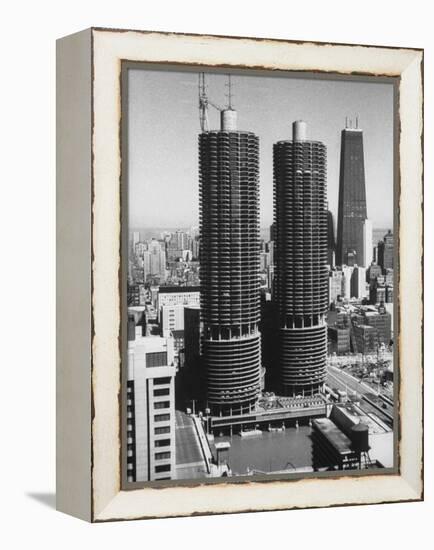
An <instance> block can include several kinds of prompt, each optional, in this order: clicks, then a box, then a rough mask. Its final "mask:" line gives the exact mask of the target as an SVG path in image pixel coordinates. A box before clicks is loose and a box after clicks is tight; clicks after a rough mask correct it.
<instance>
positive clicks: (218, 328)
mask: <svg viewBox="0 0 434 550" xmlns="http://www.w3.org/2000/svg"><path fill="white" fill-rule="evenodd" d="M236 115H237V113H236V111H234V110H233V109H231V108H229V109H227V110H225V111H222V113H221V130H219V131H203V132H202V133H201V134H200V136H199V159H200V160H199V162H200V243H201V247H200V285H201V314H202V321H203V348H202V351H203V361H204V366H205V369H206V372H207V401H208V405H209V406H210V408H211V409H212V412H213V414H220V413H222V414H224V413H229V414H231V413H232V414H237V413H243V412H247V411H249V410H251V408H252V406H253V405H254V403H255V402H256V400H257V397H258V394H259V392H260V376H261V336H260V333H259V321H260V295H259V250H260V241H259V162H258V155H259V139H258V137H257V136H256V135H255V134H253V133H252V132H245V131H238V130H237V129H236Z"/></svg>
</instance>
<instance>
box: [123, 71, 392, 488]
mask: <svg viewBox="0 0 434 550" xmlns="http://www.w3.org/2000/svg"><path fill="white" fill-rule="evenodd" d="M396 114H397V113H396V80H395V79H392V78H389V79H388V78H387V77H381V78H376V77H370V78H368V77H361V76H358V77H356V76H354V77H352V76H346V77H341V78H340V77H338V76H336V75H335V76H334V77H332V76H329V77H328V76H326V75H321V77H319V76H318V75H314V74H312V73H310V74H309V73H306V74H301V73H293V74H291V73H284V72H283V73H281V74H272V75H271V74H265V72H264V71H262V73H261V72H260V71H256V72H255V71H252V70H250V71H244V72H243V71H241V70H240V71H236V70H230V71H229V72H227V69H226V70H225V69H222V70H220V69H212V70H211V69H210V70H209V71H207V70H206V69H200V71H199V70H198V69H194V68H182V69H180V68H179V67H178V68H176V67H173V66H164V65H159V66H154V67H150V66H149V65H146V66H142V65H140V63H129V64H126V65H125V66H124V67H123V89H122V123H123V124H122V136H121V140H122V186H123V201H122V203H123V212H122V216H123V218H122V220H123V227H122V231H123V234H124V239H123V254H122V255H121V258H122V266H121V269H122V271H123V273H124V277H123V282H122V292H121V295H122V296H123V304H122V308H123V313H124V314H123V319H122V324H123V326H124V331H123V334H124V335H125V338H124V342H123V346H124V355H123V357H124V361H123V363H122V385H123V387H122V396H123V400H124V406H123V413H124V414H123V418H122V444H123V449H122V451H123V463H122V469H123V472H122V474H123V479H124V485H125V487H127V488H128V487H134V486H136V484H137V483H143V482H159V481H161V482H164V481H165V482H166V483H173V482H176V481H186V480H187V481H188V480H193V481H198V480H199V481H201V482H204V481H210V480H214V481H217V480H219V479H220V480H221V481H224V480H227V479H228V478H233V479H234V480H235V479H244V480H246V479H247V480H249V479H268V478H269V477H270V476H271V477H270V479H276V478H277V479H280V478H290V477H293V476H296V477H298V478H300V477H301V478H302V477H309V476H321V475H335V476H340V475H362V474H364V473H365V474H366V473H370V474H375V473H382V474H384V473H388V472H389V473H393V472H396V468H397V451H396V449H397V447H396V444H397V442H396V437H397V436H396V427H397V410H398V409H397V406H398V402H397V397H398V385H399V379H398V376H397V373H396V372H395V370H396V369H394V359H395V364H396V357H397V353H398V350H397V346H396V345H394V342H395V338H394V334H395V333H396V331H395V329H394V327H395V323H396V320H395V323H394V311H396V305H395V302H396V293H394V288H396V280H397V279H396V268H397V265H398V263H397V247H396V240H395V237H394V235H395V231H397V227H396V226H397V217H396V202H395V194H396V171H395V165H396V161H397V156H396ZM394 268H395V271H394ZM395 317H396V315H395ZM273 476H274V477H273Z"/></svg>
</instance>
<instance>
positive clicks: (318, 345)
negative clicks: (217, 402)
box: [274, 121, 328, 395]
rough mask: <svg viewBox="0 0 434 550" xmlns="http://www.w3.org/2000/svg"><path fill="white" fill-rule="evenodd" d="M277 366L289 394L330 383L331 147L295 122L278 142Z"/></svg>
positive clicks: (314, 390) (305, 392) (309, 392)
mask: <svg viewBox="0 0 434 550" xmlns="http://www.w3.org/2000/svg"><path fill="white" fill-rule="evenodd" d="M274 214H275V224H276V272H275V273H276V275H275V277H276V279H275V285H276V286H275V288H276V303H277V312H278V323H279V327H278V330H279V349H278V361H277V365H276V367H277V369H278V372H279V375H280V382H281V389H282V392H283V393H284V394H285V395H313V394H316V393H318V392H319V391H320V390H321V389H322V387H323V384H324V382H325V375H326V352H327V326H326V322H325V314H326V310H327V293H328V274H327V203H326V147H325V145H324V144H323V143H321V142H319V141H308V140H307V139H306V123H305V122H302V121H297V122H294V124H293V139H292V141H279V142H278V143H276V144H275V145H274Z"/></svg>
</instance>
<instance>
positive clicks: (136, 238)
mask: <svg viewBox="0 0 434 550" xmlns="http://www.w3.org/2000/svg"><path fill="white" fill-rule="evenodd" d="M139 242H140V232H139V231H133V251H134V252H135V250H136V244H138V243H139Z"/></svg>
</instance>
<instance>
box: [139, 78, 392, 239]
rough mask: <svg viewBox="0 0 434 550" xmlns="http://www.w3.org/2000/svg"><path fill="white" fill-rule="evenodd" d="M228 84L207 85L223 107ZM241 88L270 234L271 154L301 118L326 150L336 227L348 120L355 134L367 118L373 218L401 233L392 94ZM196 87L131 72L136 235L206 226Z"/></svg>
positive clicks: (262, 84) (238, 104)
mask: <svg viewBox="0 0 434 550" xmlns="http://www.w3.org/2000/svg"><path fill="white" fill-rule="evenodd" d="M225 82H226V76H225V75H223V74H221V75H216V74H211V75H207V83H208V95H209V97H210V99H211V100H212V101H213V102H215V103H217V104H218V105H221V106H224V105H225V104H226V101H227V98H226V96H225V94H226V91H227V90H226V88H225ZM232 82H233V89H234V98H233V103H234V106H235V108H236V109H237V110H238V112H239V113H240V115H239V127H240V129H249V130H251V131H254V132H255V133H257V134H258V136H259V150H260V158H261V162H260V226H261V228H264V227H267V226H269V225H270V224H271V223H272V216H273V207H272V180H273V177H272V144H273V143H274V142H275V141H278V140H280V139H285V137H286V136H287V135H288V133H289V132H290V125H291V122H292V120H297V119H300V118H302V119H304V120H306V122H307V123H308V124H309V128H310V132H311V134H312V135H311V136H308V138H309V137H311V138H312V136H313V134H314V135H315V139H318V140H320V141H323V142H324V143H325V145H326V146H327V149H328V157H327V161H328V167H327V170H328V197H327V199H328V203H329V209H330V210H331V211H332V213H333V216H334V218H335V223H336V220H337V205H338V184H339V153H340V134H341V131H342V129H343V128H344V127H345V117H346V116H349V117H350V118H352V119H353V121H354V124H355V118H356V116H358V118H359V126H360V128H362V129H363V132H364V137H365V140H364V141H365V143H364V145H365V167H366V193H367V202H368V204H369V209H368V217H369V218H370V219H371V220H372V222H373V226H374V228H388V227H390V228H392V227H393V191H392V190H393V87H392V85H391V84H383V83H381V84H378V83H371V82H348V81H330V80H317V79H299V78H288V77H274V76H273V77H258V76H245V75H242V76H241V75H235V76H234V77H233V78H232ZM197 85H198V75H197V73H189V72H172V71H167V72H165V71H155V70H152V71H149V70H146V71H144V70H132V71H130V76H129V120H130V123H129V142H130V144H131V145H130V147H129V182H130V184H129V198H130V200H129V217H130V227H139V228H147V227H158V228H162V229H163V228H166V227H167V228H170V227H174V226H178V227H188V226H191V225H193V226H197V225H198V207H197V204H198V185H197V176H198V156H197V139H198V135H199V133H200V127H199V112H198V106H197ZM175 98H176V99H175ZM264 112H266V113H267V116H264V114H263V113H264ZM282 113H284V115H282ZM218 115H219V113H217V111H215V110H214V109H212V108H211V109H210V126H211V128H217V127H218V122H219V120H218V119H219V117H218ZM148 129H149V130H148ZM170 199H172V200H170ZM385 204H387V205H389V206H388V208H384V205H385Z"/></svg>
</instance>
